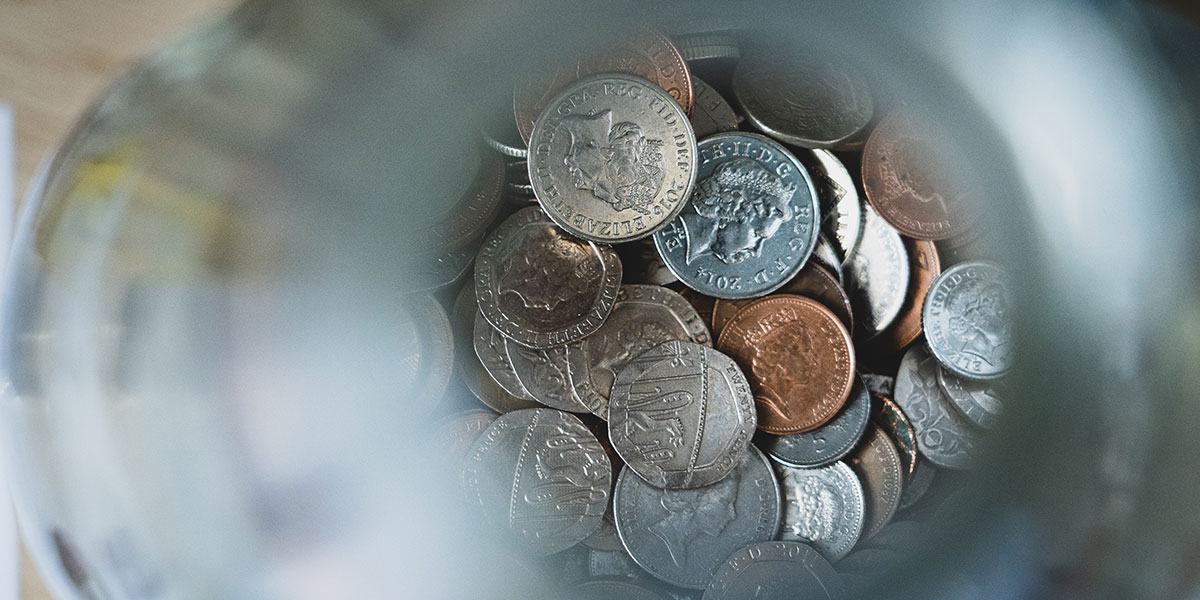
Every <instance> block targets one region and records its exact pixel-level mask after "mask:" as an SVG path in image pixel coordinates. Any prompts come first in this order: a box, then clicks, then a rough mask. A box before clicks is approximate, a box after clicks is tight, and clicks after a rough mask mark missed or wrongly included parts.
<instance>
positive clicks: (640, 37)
mask: <svg viewBox="0 0 1200 600" xmlns="http://www.w3.org/2000/svg"><path fill="white" fill-rule="evenodd" d="M599 73H624V74H626V75H636V76H638V77H641V78H642V79H645V80H647V81H649V82H651V83H654V84H656V85H658V87H661V88H662V89H663V90H665V91H666V92H667V93H668V94H670V95H671V97H672V98H674V99H675V101H676V102H678V103H679V106H680V107H681V108H683V112H684V113H686V114H687V115H688V116H689V117H690V116H691V115H692V101H693V91H692V74H691V72H690V71H688V67H687V63H686V62H684V60H683V55H682V54H680V53H679V49H678V48H676V47H675V44H673V43H672V42H671V40H670V39H668V38H667V36H665V35H663V34H662V33H659V32H657V31H653V30H650V29H641V30H638V31H637V32H635V33H633V34H632V35H630V36H629V37H627V38H625V39H623V40H620V41H619V42H618V43H616V44H614V46H613V47H611V48H607V49H605V50H604V51H602V52H593V53H591V54H590V55H588V56H587V57H585V58H582V59H575V60H573V61H566V62H562V63H559V64H557V65H555V66H553V67H550V68H548V69H546V70H544V71H542V72H540V73H538V74H537V75H535V76H533V77H532V78H530V79H528V80H526V81H524V82H522V83H521V84H519V85H518V86H517V90H516V93H514V94H513V112H514V113H515V115H516V118H517V129H518V130H519V131H520V132H521V139H523V140H525V142H526V143H528V142H529V137H530V135H532V134H533V122H534V121H535V120H536V119H537V117H538V115H539V114H541V112H542V109H543V108H545V107H546V104H547V103H548V102H549V101H550V99H551V98H553V97H554V96H555V95H556V94H557V93H558V92H559V90H561V89H562V88H564V87H566V86H567V85H570V84H571V83H573V82H575V81H578V80H580V79H583V78H584V77H587V76H588V75H596V74H599Z"/></svg>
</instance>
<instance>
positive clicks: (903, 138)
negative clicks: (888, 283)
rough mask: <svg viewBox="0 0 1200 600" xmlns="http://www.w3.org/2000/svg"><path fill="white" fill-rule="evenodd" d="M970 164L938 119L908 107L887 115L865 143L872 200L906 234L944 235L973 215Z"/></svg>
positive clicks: (975, 192)
mask: <svg viewBox="0 0 1200 600" xmlns="http://www.w3.org/2000/svg"><path fill="white" fill-rule="evenodd" d="M970 173H971V165H970V163H969V162H968V161H967V158H966V155H964V154H963V153H962V152H961V151H959V150H958V149H957V148H956V147H955V146H954V144H953V143H952V142H951V141H950V140H949V139H948V137H947V136H946V135H944V132H941V131H940V130H939V128H938V126H937V125H936V123H935V122H934V121H932V120H930V119H926V118H924V117H922V116H920V115H918V114H917V113H916V112H915V111H913V110H912V109H908V108H901V109H898V110H896V111H893V112H892V113H891V114H889V115H888V116H887V117H885V118H884V119H883V120H882V121H881V122H880V123H879V125H878V126H876V127H875V130H874V131H872V132H871V137H870V139H868V140H867V145H866V147H865V148H864V149H863V161H862V176H863V187H864V188H865V189H866V192H867V200H868V201H869V202H870V203H871V206H873V207H874V208H875V210H876V211H877V212H878V213H879V216H881V217H883V218H884V220H886V221H887V222H888V223H890V224H891V225H892V226H893V227H895V228H896V229H897V230H898V231H900V233H903V234H904V235H906V236H908V237H911V238H915V239H919V240H943V239H946V238H950V237H954V236H956V235H960V234H962V233H963V232H965V231H967V229H968V228H969V227H970V226H971V224H972V223H973V222H974V220H975V213H976V210H977V208H976V207H974V206H972V203H973V202H976V201H977V198H978V195H979V194H978V190H977V189H975V184H974V182H973V181H972V176H971V174H970Z"/></svg>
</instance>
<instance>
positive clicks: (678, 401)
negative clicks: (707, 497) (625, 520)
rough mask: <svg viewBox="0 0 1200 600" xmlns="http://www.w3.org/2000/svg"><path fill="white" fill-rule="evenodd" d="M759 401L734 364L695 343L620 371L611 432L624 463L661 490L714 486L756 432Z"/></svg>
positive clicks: (651, 353) (661, 350)
mask: <svg viewBox="0 0 1200 600" xmlns="http://www.w3.org/2000/svg"><path fill="white" fill-rule="evenodd" d="M755 425H756V420H755V414H754V396H753V395H752V394H751V393H750V384H749V383H747V382H746V377H745V375H743V374H742V370H741V369H740V368H739V367H738V366H737V364H735V363H734V362H733V360H732V359H730V358H729V357H727V356H725V355H724V354H721V353H720V352H717V351H716V350H713V349H712V348H709V347H707V346H701V345H700V344H694V343H690V342H678V341H673V342H666V343H664V344H661V345H658V346H655V347H654V348H651V349H650V350H647V351H645V352H642V353H641V354H639V355H638V356H637V357H636V358H634V359H633V360H632V361H630V362H629V363H628V364H627V365H625V367H624V368H622V369H621V371H620V373H618V374H617V380H616V384H615V385H613V388H612V398H611V399H610V402H609V412H608V431H609V438H610V439H611V440H612V444H613V447H614V448H616V450H617V453H618V454H620V455H621V458H622V459H624V460H625V464H626V465H628V467H629V468H630V469H631V470H633V472H635V473H637V474H638V475H639V476H641V478H642V479H644V480H646V482H647V483H649V484H651V485H654V486H656V487H663V488H671V489H682V488H698V487H703V486H706V485H711V484H713V483H716V482H718V481H720V480H721V479H723V478H724V477H725V476H727V475H729V473H730V472H731V471H733V469H734V467H736V466H737V464H738V462H739V461H740V460H741V458H742V456H743V455H744V454H745V452H746V448H747V447H748V446H749V445H750V439H751V437H752V436H753V435H754V428H755Z"/></svg>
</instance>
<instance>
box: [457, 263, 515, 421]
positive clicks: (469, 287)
mask: <svg viewBox="0 0 1200 600" xmlns="http://www.w3.org/2000/svg"><path fill="white" fill-rule="evenodd" d="M480 320H482V321H483V323H482V324H483V325H487V327H486V328H485V329H483V330H481V331H480V332H479V334H480V336H481V337H480V338H478V339H477V338H476V337H475V333H476V330H475V326H476V325H479V324H480V323H479V321H480ZM450 322H451V326H452V327H453V329H454V350H455V355H456V359H457V361H458V362H457V366H458V370H457V372H458V377H459V378H460V379H461V380H462V381H463V382H464V383H465V384H466V386H467V389H469V390H470V391H471V393H472V394H473V395H474V396H475V397H476V398H477V399H479V401H480V402H482V403H483V404H484V405H486V406H487V407H488V408H490V409H492V410H494V411H496V412H498V413H506V412H511V411H514V410H519V409H522V408H537V404H536V403H534V402H531V401H529V400H522V399H520V398H517V397H515V396H513V395H512V394H510V393H508V392H507V391H505V390H504V388H503V387H501V386H500V384H498V383H496V380H495V379H493V378H492V376H491V375H490V374H489V373H488V372H487V369H485V368H484V366H483V363H482V362H481V361H480V359H479V356H478V355H477V354H476V349H475V344H476V341H478V342H479V343H480V344H481V345H483V346H484V353H485V354H486V353H487V352H488V351H489V350H488V345H489V344H493V343H495V344H497V346H496V347H495V351H498V352H500V353H501V354H502V355H504V354H505V352H504V336H502V335H500V332H498V331H496V329H495V328H494V327H492V326H491V324H490V323H488V322H487V319H484V318H483V316H482V315H480V314H479V302H478V301H476V300H475V282H474V281H472V280H467V282H466V283H464V284H463V287H462V289H461V290H459V292H458V296H457V297H456V298H455V299H454V308H453V316H452V317H451V319H450ZM489 330H490V331H489ZM506 364H507V359H506V358H505V359H503V360H500V361H498V362H497V361H493V365H495V366H497V368H501V369H504V368H506V367H505V366H504V365H506ZM508 374H509V376H510V377H515V374H514V373H512V371H511V369H510V370H509V371H508ZM501 377H504V375H503V374H502V375H501Z"/></svg>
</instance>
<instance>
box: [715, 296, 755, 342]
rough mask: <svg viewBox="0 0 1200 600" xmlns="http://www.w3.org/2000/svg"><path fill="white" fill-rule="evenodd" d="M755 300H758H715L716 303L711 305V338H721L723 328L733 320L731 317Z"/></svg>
mask: <svg viewBox="0 0 1200 600" xmlns="http://www.w3.org/2000/svg"><path fill="white" fill-rule="evenodd" d="M756 300H758V298H745V299H742V300H726V299H724V298H717V301H716V302H714V303H713V313H712V332H713V337H721V331H722V330H724V329H725V326H726V325H728V324H729V322H730V321H731V320H733V315H736V314H737V312H738V311H739V310H742V309H743V308H746V306H747V305H749V304H752V303H753V302H754V301H756Z"/></svg>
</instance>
